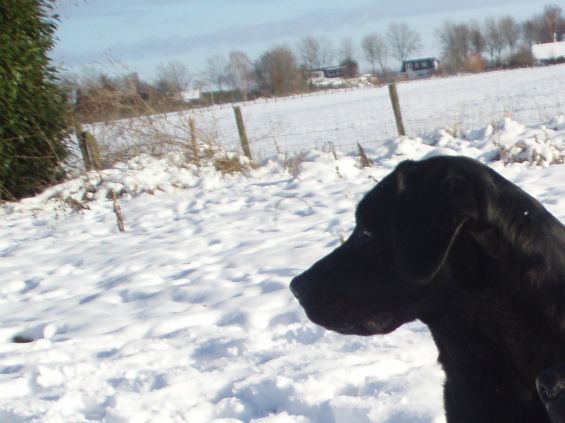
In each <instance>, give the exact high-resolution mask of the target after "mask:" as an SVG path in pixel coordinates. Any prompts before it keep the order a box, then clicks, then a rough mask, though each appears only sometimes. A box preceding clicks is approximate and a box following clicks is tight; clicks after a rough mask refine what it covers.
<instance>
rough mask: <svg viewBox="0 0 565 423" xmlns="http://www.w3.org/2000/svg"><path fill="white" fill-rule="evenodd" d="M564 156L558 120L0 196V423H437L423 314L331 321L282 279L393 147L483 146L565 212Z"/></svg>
mask: <svg viewBox="0 0 565 423" xmlns="http://www.w3.org/2000/svg"><path fill="white" fill-rule="evenodd" d="M563 151H565V117H564V116H561V117H558V118H555V119H553V120H551V121H548V122H545V123H544V124H543V125H542V124H538V125H535V126H524V125H522V124H520V123H518V122H514V121H511V120H509V119H507V120H504V121H501V122H499V123H498V124H496V125H493V126H485V127H484V128H482V129H479V130H476V131H472V132H468V133H466V134H465V137H461V138H454V137H453V136H452V135H450V134H449V133H448V132H446V131H435V132H433V133H431V134H430V135H429V136H426V137H422V138H404V139H396V140H389V141H388V142H387V143H385V144H383V145H382V146H379V147H375V148H373V149H367V153H368V154H369V156H370V157H371V158H372V159H373V160H374V166H373V167H371V168H364V169H361V168H359V165H358V159H357V157H356V155H355V154H343V153H338V159H337V160H335V159H334V157H333V154H332V153H321V152H317V151H310V152H309V153H308V154H307V155H306V156H305V157H304V158H303V160H304V161H303V162H302V163H301V171H300V172H299V174H298V177H297V178H293V177H292V176H291V175H290V174H289V172H288V170H287V169H285V160H284V158H283V157H279V158H273V159H271V160H268V161H265V162H264V163H263V164H262V166H260V167H259V168H257V169H255V170H251V171H249V174H247V175H241V174H237V175H231V176H230V175H221V174H220V173H218V172H216V171H215V170H214V169H213V168H203V169H196V168H193V167H191V166H185V165H184V164H183V163H182V161H181V160H180V159H179V158H178V157H177V156H174V155H170V156H166V157H164V158H162V159H160V160H157V159H153V158H151V157H148V156H142V157H139V158H136V159H135V160H132V161H129V162H127V163H122V164H120V165H118V166H116V167H114V168H113V169H110V170H107V171H103V172H101V173H98V174H97V173H91V174H89V175H88V177H82V178H79V179H76V180H73V181H69V182H67V183H65V184H62V185H60V186H57V187H54V188H52V189H50V190H48V191H47V192H45V193H44V194H42V195H41V196H38V197H35V198H32V199H28V200H25V201H22V202H21V203H18V204H5V205H3V206H1V207H0V275H2V276H1V283H0V306H1V307H0V386H1V387H2V389H0V421H2V422H16V423H18V422H47V423H54V422H65V423H66V422H97V421H98V422H190V423H208V422H215V423H220V422H222V423H238V422H256V423H257V422H262V423H265V422H269V423H286V422H299V423H305V422H323V423H326V422H327V423H365V422H388V423H408V422H419V423H432V422H433V423H439V422H442V421H443V411H442V401H441V383H442V378H443V375H442V372H441V370H440V369H439V367H438V366H437V364H436V354H437V353H436V349H435V346H434V345H433V343H432V341H431V338H430V336H429V333H428V331H427V329H426V328H425V326H423V325H422V324H420V323H419V322H414V323H411V324H409V325H406V326H404V327H401V328H400V329H398V330H397V331H396V332H394V333H393V334H390V335H387V336H382V337H371V338H359V337H347V336H341V335H337V334H334V333H330V332H327V331H325V330H323V329H321V328H319V327H316V326H314V325H313V324H311V323H310V322H308V321H307V319H306V317H305V316H304V313H303V311H302V310H301V308H300V307H299V305H298V304H297V302H296V301H295V300H294V299H293V298H292V295H291V294H290V292H289V291H288V283H289V281H290V279H291V277H292V276H294V275H295V274H297V273H299V272H300V271H301V270H303V269H304V268H306V267H307V266H309V265H310V264H311V263H312V262H313V261H314V260H316V259H317V258H319V257H320V256H322V255H323V254H325V253H327V252H328V251H329V250H331V249H332V248H334V247H336V246H337V245H338V244H339V238H340V235H343V236H347V234H348V233H349V231H350V230H351V228H352V227H353V224H354V214H353V212H354V208H355V205H356V203H357V202H358V201H359V199H360V198H361V197H362V195H363V194H364V193H365V192H366V191H368V190H369V189H370V188H371V187H372V186H373V185H374V184H375V181H378V180H380V179H381V178H382V177H383V176H384V175H386V174H387V173H389V172H390V171H391V170H392V169H393V168H394V166H395V165H396V164H398V163H399V162H400V161H402V160H404V159H409V158H411V159H419V158H423V157H426V156H430V155H435V154H464V155H468V156H471V157H475V158H478V159H479V160H482V161H484V162H487V163H489V164H490V165H492V166H493V167H494V168H495V169H497V170H498V171H500V172H501V173H503V174H504V175H505V176H506V177H508V178H509V179H511V180H512V181H514V182H515V183H517V184H519V185H520V186H522V187H523V188H524V189H526V190H527V191H528V192H530V193H531V194H532V195H534V196H535V197H537V198H538V199H540V200H541V201H542V202H543V203H544V204H545V205H546V206H547V207H548V208H549V209H550V210H551V211H552V212H553V213H554V214H556V216H557V217H559V218H560V219H562V220H565V187H564V186H563V183H562V181H563V180H565V165H563V164H560V162H561V161H562V152H563ZM531 162H534V163H535V164H536V165H535V166H533V165H532V164H531ZM110 190H112V191H115V192H118V193H119V194H120V202H121V207H122V211H123V214H124V217H125V221H126V232H125V233H121V232H119V231H118V229H117V227H116V223H115V216H114V213H113V211H112V201H111V200H110V199H109V198H108V194H107V193H108V191H110ZM14 339H16V340H33V342H28V343H15V342H13V341H14Z"/></svg>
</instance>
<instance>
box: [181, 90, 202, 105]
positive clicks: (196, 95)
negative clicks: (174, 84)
mask: <svg viewBox="0 0 565 423" xmlns="http://www.w3.org/2000/svg"><path fill="white" fill-rule="evenodd" d="M180 98H181V99H182V101H184V102H185V103H190V102H192V101H196V100H198V99H200V90H185V91H181V92H180Z"/></svg>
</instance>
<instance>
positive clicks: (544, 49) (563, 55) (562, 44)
mask: <svg viewBox="0 0 565 423" xmlns="http://www.w3.org/2000/svg"><path fill="white" fill-rule="evenodd" d="M532 55H533V56H534V59H535V61H536V64H538V65H548V64H553V63H565V41H557V42H554V43H544V44H534V45H533V46H532Z"/></svg>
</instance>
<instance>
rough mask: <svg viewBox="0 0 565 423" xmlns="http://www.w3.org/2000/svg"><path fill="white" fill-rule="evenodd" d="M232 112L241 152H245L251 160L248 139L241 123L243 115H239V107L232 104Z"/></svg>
mask: <svg viewBox="0 0 565 423" xmlns="http://www.w3.org/2000/svg"><path fill="white" fill-rule="evenodd" d="M233 113H234V115H235V122H236V123H237V131H238V132H239V140H240V141H241V148H242V149H243V154H245V156H246V157H247V158H248V159H249V160H253V157H251V149H250V148H249V140H248V139H247V133H246V132H245V125H244V124H243V117H242V116H241V108H240V107H239V106H234V108H233Z"/></svg>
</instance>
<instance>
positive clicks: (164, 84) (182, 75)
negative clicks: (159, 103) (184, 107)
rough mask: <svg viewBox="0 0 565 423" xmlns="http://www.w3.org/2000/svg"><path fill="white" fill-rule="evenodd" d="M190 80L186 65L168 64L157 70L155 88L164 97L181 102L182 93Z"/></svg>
mask: <svg viewBox="0 0 565 423" xmlns="http://www.w3.org/2000/svg"><path fill="white" fill-rule="evenodd" d="M191 80H192V76H191V75H190V72H189V70H188V68H187V67H186V65H184V64H183V63H180V62H170V63H168V64H166V65H161V66H159V67H158V68H157V80H156V81H155V87H156V88H157V90H158V91H159V92H160V93H161V94H162V95H164V96H167V97H171V98H174V99H176V100H179V101H182V100H183V98H182V92H183V91H185V90H186V89H187V88H188V87H189V85H190V82H191Z"/></svg>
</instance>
